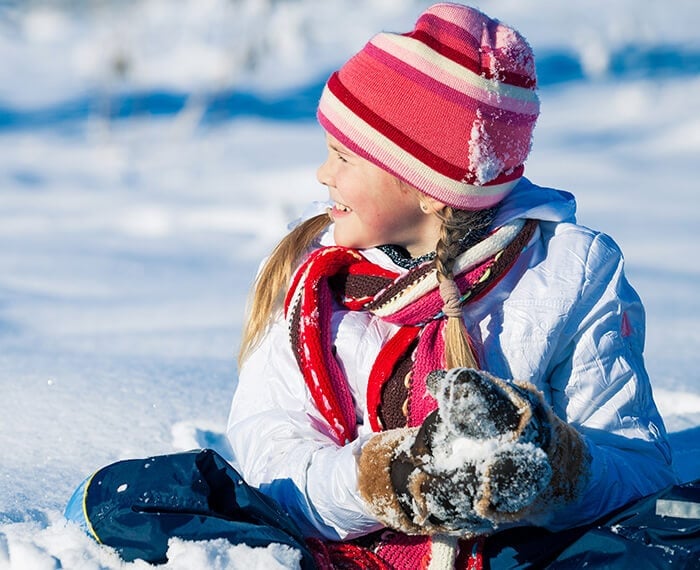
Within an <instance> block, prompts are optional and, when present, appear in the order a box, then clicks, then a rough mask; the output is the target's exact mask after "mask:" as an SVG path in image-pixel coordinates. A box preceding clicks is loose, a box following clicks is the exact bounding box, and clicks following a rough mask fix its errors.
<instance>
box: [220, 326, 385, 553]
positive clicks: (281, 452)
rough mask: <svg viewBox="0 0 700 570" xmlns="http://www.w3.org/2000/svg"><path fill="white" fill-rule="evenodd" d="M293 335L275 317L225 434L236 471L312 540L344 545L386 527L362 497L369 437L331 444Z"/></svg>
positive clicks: (244, 376) (252, 359)
mask: <svg viewBox="0 0 700 570" xmlns="http://www.w3.org/2000/svg"><path fill="white" fill-rule="evenodd" d="M355 328H356V329H358V330H363V329H364V328H366V327H360V326H359V325H356V326H355ZM288 334H289V333H288V329H287V326H286V323H285V322H284V321H283V320H282V319H281V318H280V319H278V320H277V322H275V323H273V324H272V325H271V327H270V329H269V330H268V332H267V334H266V336H265V337H264V339H263V340H262V342H261V344H260V345H259V346H258V347H257V349H256V350H255V351H254V352H253V353H252V354H251V355H250V356H249V357H248V359H247V360H246V361H245V362H244V364H243V366H242V368H241V370H240V374H239V380H238V386H237V388H236V391H235V394H234V397H233V402H232V405H231V412H230V416H229V421H228V429H227V435H228V439H229V441H230V443H231V446H232V448H233V451H234V456H235V460H236V462H237V463H238V467H239V468H240V470H241V472H242V474H243V476H244V478H245V479H246V480H247V481H248V482H249V483H250V484H252V485H254V486H257V487H259V488H260V490H262V491H263V492H264V493H265V494H267V495H268V496H271V497H272V498H274V499H275V500H277V501H278V502H279V503H280V504H281V505H282V506H283V507H284V508H285V510H286V511H287V512H288V513H289V514H290V515H291V516H292V517H293V518H294V519H295V520H296V521H297V523H298V524H299V525H300V527H301V528H302V530H303V531H304V532H305V534H307V535H309V536H317V537H323V538H328V539H334V540H339V539H346V538H353V537H356V536H360V535H363V534H366V533H368V532H371V531H374V530H376V529H378V528H380V526H381V525H380V524H379V523H378V522H377V520H376V518H374V517H372V516H371V515H370V514H369V513H368V512H367V511H366V509H365V507H364V505H363V502H362V499H361V498H360V496H359V495H358V493H357V472H356V469H357V468H356V458H357V456H358V455H359V453H360V450H361V447H362V445H363V443H364V442H365V441H366V439H367V436H365V437H362V436H361V437H359V438H358V439H356V440H355V441H353V442H351V443H349V444H347V445H345V446H338V445H336V444H335V443H334V441H333V439H332V437H331V436H330V435H329V433H330V430H329V428H328V425H327V423H326V422H325V420H324V419H323V418H322V417H321V416H320V414H319V412H318V410H317V409H316V407H315V406H314V404H313V402H312V400H311V396H310V393H309V391H308V389H307V387H306V385H305V383H304V380H303V378H302V376H301V374H300V372H299V369H298V365H297V363H296V360H295V359H294V355H293V354H292V350H291V347H290V343H289V339H288ZM338 334H343V333H342V331H341V332H339V333H338ZM364 334H372V333H371V331H368V332H365V333H364ZM359 344H360V345H362V344H367V343H365V342H363V341H362V340H360V342H359ZM369 344H378V343H377V342H376V341H374V342H369ZM355 349H358V350H361V349H362V347H361V346H360V347H357V346H356V347H353V350H355ZM358 413H359V414H360V418H361V415H362V412H361V411H358Z"/></svg>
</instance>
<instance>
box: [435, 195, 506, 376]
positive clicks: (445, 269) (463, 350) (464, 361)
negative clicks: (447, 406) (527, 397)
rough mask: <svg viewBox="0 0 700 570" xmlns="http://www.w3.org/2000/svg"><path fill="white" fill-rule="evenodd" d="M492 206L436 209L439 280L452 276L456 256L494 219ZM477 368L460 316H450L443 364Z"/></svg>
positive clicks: (446, 329) (452, 366) (446, 331)
mask: <svg viewBox="0 0 700 570" xmlns="http://www.w3.org/2000/svg"><path fill="white" fill-rule="evenodd" d="M494 212H495V210H494V209H488V210H477V211H467V210H457V209H455V208H452V207H450V206H446V207H445V208H443V209H442V211H440V212H437V215H438V217H439V218H440V219H441V220H442V229H441V232H440V239H439V240H438V243H437V246H436V248H435V267H436V269H437V277H438V281H440V282H442V281H444V280H445V279H454V275H453V273H452V268H453V266H454V263H455V260H456V259H457V257H458V256H459V254H460V253H462V252H463V251H464V250H465V249H466V248H467V247H469V246H471V245H473V244H474V243H476V242H478V241H479V240H481V239H483V238H484V236H485V235H486V233H487V232H488V229H489V227H490V226H491V222H492V220H493V214H494ZM458 366H465V367H467V368H479V361H478V359H477V357H476V354H475V353H474V349H473V347H472V345H471V342H470V339H469V334H468V333H467V329H466V327H465V325H464V320H463V319H462V317H461V316H459V317H449V318H448V319H447V324H446V326H445V367H446V368H448V369H449V368H455V367H458Z"/></svg>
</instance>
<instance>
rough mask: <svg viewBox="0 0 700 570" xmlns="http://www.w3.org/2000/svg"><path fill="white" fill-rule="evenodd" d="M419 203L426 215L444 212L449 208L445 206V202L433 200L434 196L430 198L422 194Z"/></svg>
mask: <svg viewBox="0 0 700 570" xmlns="http://www.w3.org/2000/svg"><path fill="white" fill-rule="evenodd" d="M418 201H419V203H420V209H421V210H422V211H423V212H424V213H426V214H433V213H435V212H442V210H444V209H445V208H446V207H447V204H445V203H444V202H441V201H440V200H437V199H436V198H433V197H432V196H428V195H426V194H423V193H420V197H419V198H418Z"/></svg>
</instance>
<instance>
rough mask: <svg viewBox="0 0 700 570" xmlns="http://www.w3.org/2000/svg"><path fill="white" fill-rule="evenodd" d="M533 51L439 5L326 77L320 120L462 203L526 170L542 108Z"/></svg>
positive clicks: (497, 26) (505, 185) (496, 28)
mask: <svg viewBox="0 0 700 570" xmlns="http://www.w3.org/2000/svg"><path fill="white" fill-rule="evenodd" d="M536 83H537V80H536V77H535V64H534V57H533V54H532V50H531V49H530V46H529V45H528V43H527V42H526V41H525V39H524V38H523V37H522V36H521V35H520V34H519V33H518V32H516V31H515V30H513V29H512V28H509V27H507V26H506V25H504V24H502V23H501V22H498V21H497V20H493V19H491V18H489V17H488V16H486V15H485V14H483V13H481V12H479V11H478V10H475V9H474V8H470V7H467V6H462V5H460V4H447V3H446V4H436V5H434V6H432V7H431V8H429V9H428V10H427V11H426V12H424V13H423V14H422V15H421V16H420V18H419V19H418V21H417V22H416V27H415V29H414V30H413V31H411V32H409V33H406V34H394V33H380V34H378V35H376V36H375V37H374V38H372V39H371V40H370V41H369V43H368V44H367V45H366V46H365V47H364V48H363V49H362V50H361V51H360V52H359V53H358V54H356V55H355V56H353V57H352V58H351V59H350V60H349V61H348V62H347V63H346V64H345V65H344V66H343V67H342V68H341V69H340V70H339V71H337V72H335V73H333V75H331V77H330V79H329V80H328V83H327V84H326V86H325V88H324V90H323V94H322V95H321V100H320V102H319V106H318V113H317V116H318V120H319V122H320V123H321V125H322V126H323V128H324V129H325V130H326V131H327V132H328V133H329V134H331V135H332V136H333V137H335V138H336V139H338V140H339V141H340V142H341V143H343V144H344V145H345V146H347V147H348V148H349V149H350V150H352V151H353V152H355V153H357V154H358V155H360V156H362V157H364V158H366V159H367V160H369V161H370V162H372V163H374V164H375V165H377V166H379V167H380V168H382V169H384V170H386V171H388V172H390V173H391V174H393V175H394V176H396V177H398V178H400V179H402V180H404V181H405V182H407V183H408V184H410V185H411V186H414V187H415V188H417V189H418V190H420V191H421V192H423V193H425V194H427V195H429V196H432V197H433V198H435V199H437V200H439V201H441V202H444V203H445V204H448V205H450V206H453V207H455V208H458V209H463V210H479V209H482V208H488V207H491V206H493V205H494V204H497V203H498V202H500V201H501V200H502V199H503V198H504V197H505V196H506V195H507V194H508V193H509V192H510V191H511V190H512V188H513V187H514V186H515V185H516V184H517V182H518V180H519V179H520V177H522V175H523V171H524V167H523V163H524V162H525V159H526V158H527V155H528V153H529V151H530V146H531V140H532V130H533V128H534V126H535V121H536V120H537V116H538V114H539V99H538V97H537V93H536V91H535V90H536Z"/></svg>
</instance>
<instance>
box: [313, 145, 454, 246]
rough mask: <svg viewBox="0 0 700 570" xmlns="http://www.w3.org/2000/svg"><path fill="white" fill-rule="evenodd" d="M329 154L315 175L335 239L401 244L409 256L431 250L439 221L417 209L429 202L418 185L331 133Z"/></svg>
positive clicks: (349, 243)
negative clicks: (323, 190) (326, 202)
mask: <svg viewBox="0 0 700 570" xmlns="http://www.w3.org/2000/svg"><path fill="white" fill-rule="evenodd" d="M326 144H327V146H328V157H327V158H326V161H325V162H324V163H323V164H322V165H321V166H320V167H319V169H318V172H317V178H318V180H319V182H320V183H321V184H324V185H325V186H327V187H328V192H329V194H330V198H331V200H332V201H333V209H332V211H331V217H332V218H333V221H334V222H335V231H334V239H335V243H336V244H338V245H342V246H345V247H355V248H360V249H363V248H368V247H374V246H377V245H383V244H396V245H400V246H403V247H405V248H406V249H407V250H408V251H409V253H410V254H411V255H412V256H413V257H417V256H420V255H423V254H425V253H428V252H430V251H433V250H434V249H435V244H436V243H437V240H438V238H439V235H440V234H439V232H440V226H441V222H440V220H439V219H438V218H437V216H435V215H434V214H433V213H432V212H431V213H425V212H424V211H423V210H421V201H423V202H424V203H429V202H430V199H429V198H428V197H427V196H422V195H421V194H420V193H419V192H418V191H417V190H416V189H414V188H412V187H410V186H408V185H407V184H404V183H403V182H401V181H400V180H399V179H398V178H396V177H395V176H392V175H391V174H389V173H388V172H386V171H385V170H382V169H381V168H379V167H378V166H375V165H374V164H372V163H371V162H369V161H368V160H365V159H364V158H362V157H360V156H358V155H357V154H355V153H354V152H352V151H351V150H350V149H348V148H347V147H346V146H344V145H343V144H341V143H340V142H339V141H338V140H337V139H335V138H334V137H332V136H331V135H327V136H326Z"/></svg>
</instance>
